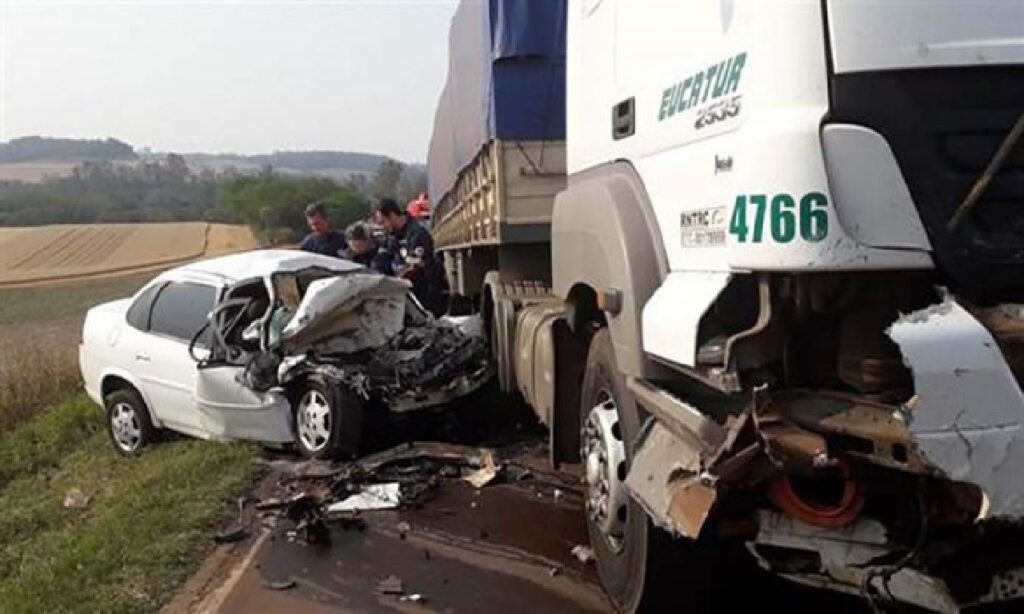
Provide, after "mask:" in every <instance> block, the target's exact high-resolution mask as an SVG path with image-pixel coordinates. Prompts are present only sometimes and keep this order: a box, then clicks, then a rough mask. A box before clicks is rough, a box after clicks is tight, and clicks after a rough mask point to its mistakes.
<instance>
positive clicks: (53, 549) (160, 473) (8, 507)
mask: <svg viewBox="0 0 1024 614" xmlns="http://www.w3.org/2000/svg"><path fill="white" fill-rule="evenodd" d="M251 456H252V448H251V447H249V446H244V445H225V444H216V443H209V442H201V441H194V440H188V441H184V440H182V441H173V442H169V443H161V444H157V445H155V446H153V447H151V448H149V449H148V450H146V452H145V453H144V454H143V455H141V456H140V457H138V458H124V457H121V456H120V455H118V454H117V453H115V452H114V450H113V448H112V446H111V445H110V443H109V441H108V439H107V434H106V431H105V429H104V423H103V419H102V413H101V411H100V409H99V408H98V407H97V406H95V405H94V404H93V403H92V402H91V401H89V400H88V399H87V398H86V397H85V396H84V395H80V394H79V395H76V396H74V397H73V398H71V399H70V400H68V401H65V402H63V403H61V404H59V405H57V406H55V407H52V408H50V409H47V410H43V411H40V412H38V413H36V414H35V415H34V416H32V417H31V418H28V419H26V420H25V421H24V422H23V423H21V424H19V425H18V426H16V427H15V428H14V429H13V430H11V431H10V432H8V433H6V434H5V435H4V436H2V437H0V510H2V511H3V513H2V514H0V611H2V612H38V611H50V612H98V611H102V612H139V611H154V610H157V609H158V608H159V607H160V606H161V605H162V604H164V603H165V602H166V601H167V600H168V599H169V598H170V596H171V595H172V594H173V591H174V590H175V588H176V587H178V586H180V584H181V583H182V582H183V581H184V580H185V579H186V578H187V577H188V576H189V575H190V574H191V573H192V572H193V571H194V569H195V568H196V566H197V565H198V563H199V561H200V560H201V558H202V556H203V554H204V553H205V551H206V550H207V549H208V547H209V545H210V544H211V540H212V534H213V532H214V530H215V528H216V527H217V526H218V525H220V524H221V523H222V522H223V521H224V519H225V517H226V516H227V515H229V514H230V513H231V511H232V510H233V501H234V500H235V498H236V497H237V496H239V495H241V494H242V493H243V492H245V491H246V489H247V488H248V487H249V486H250V485H251V483H252V480H253V475H252V465H251V463H250V459H251ZM71 488H78V489H80V490H81V491H82V492H84V493H85V495H86V496H88V498H89V501H88V505H87V506H86V507H85V508H84V509H66V508H64V507H63V505H62V503H63V500H64V497H65V495H66V494H67V492H68V491H69V490H70V489H71Z"/></svg>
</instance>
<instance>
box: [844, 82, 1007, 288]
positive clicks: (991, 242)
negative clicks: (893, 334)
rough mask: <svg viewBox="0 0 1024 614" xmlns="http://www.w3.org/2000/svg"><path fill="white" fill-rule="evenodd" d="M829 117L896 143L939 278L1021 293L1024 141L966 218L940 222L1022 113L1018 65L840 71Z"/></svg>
mask: <svg viewBox="0 0 1024 614" xmlns="http://www.w3.org/2000/svg"><path fill="white" fill-rule="evenodd" d="M831 95H832V109H831V114H830V117H829V121H830V122H844V123H853V124H860V125H863V126H867V127H869V128H872V129H874V130H876V131H878V132H879V133H881V134H882V135H883V136H884V137H885V138H886V140H887V141H888V142H889V146H890V147H892V150H893V153H894V154H895V156H896V160H897V161H898V162H899V165H900V169H901V170H902V172H903V176H904V178H905V179H906V181H907V185H908V187H909V188H910V193H911V195H912V196H913V198H914V202H915V204H916V206H917V210H918V213H919V214H920V216H921V221H922V223H923V224H924V226H925V230H926V231H927V232H928V235H929V238H930V240H931V242H932V247H933V248H934V250H935V253H934V256H935V259H936V262H937V264H938V267H939V269H940V271H941V272H942V274H943V275H944V277H945V279H944V282H945V283H947V284H949V285H950V286H952V287H953V288H954V289H956V290H957V291H959V292H960V293H962V294H965V295H967V296H968V297H969V298H972V299H974V300H980V301H986V302H987V301H1007V300H1020V299H1021V298H1022V296H1024V143H1018V144H1017V146H1016V147H1015V149H1014V150H1013V152H1012V153H1011V155H1010V157H1009V158H1008V159H1007V161H1006V163H1005V164H1004V165H1003V167H1002V168H1001V169H1000V171H999V173H998V174H997V175H996V176H995V178H994V179H993V180H992V183H991V184H990V185H989V187H988V189H987V190H986V191H985V193H984V194H983V195H982V198H981V200H980V201H979V202H978V203H977V204H976V206H975V208H974V210H973V212H972V213H971V215H970V216H969V217H968V218H967V219H966V220H965V222H964V223H963V224H962V225H961V226H960V227H959V228H958V229H956V230H954V231H949V230H947V229H946V224H947V223H948V222H949V220H950V218H952V216H953V213H954V211H955V210H956V209H957V207H958V206H959V205H960V203H961V202H963V199H964V197H965V196H966V195H967V193H968V191H969V190H970V189H971V186H972V185H973V184H974V182H975V181H976V180H977V178H978V176H979V175H981V173H982V171H983V170H984V168H985V166H986V165H987V164H988V162H989V160H990V159H991V158H992V155H993V154H994V153H995V151H996V149H997V148H998V147H999V145H1000V143H1001V142H1002V140H1003V138H1004V137H1005V136H1006V134H1007V132H1009V131H1010V128H1011V127H1012V126H1013V124H1014V122H1015V121H1016V120H1017V118H1018V117H1019V116H1020V114H1021V113H1024V66H993V67H970V68H943V69H925V70H907V71H889V72H869V73H854V74H845V75H836V76H834V77H833V79H832V91H831Z"/></svg>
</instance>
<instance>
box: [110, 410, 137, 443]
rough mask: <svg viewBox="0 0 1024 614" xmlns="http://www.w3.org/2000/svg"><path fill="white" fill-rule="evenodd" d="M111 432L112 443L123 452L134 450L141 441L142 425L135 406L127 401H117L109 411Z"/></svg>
mask: <svg viewBox="0 0 1024 614" xmlns="http://www.w3.org/2000/svg"><path fill="white" fill-rule="evenodd" d="M110 426H111V432H112V433H113V434H114V443H116V444H117V447H119V448H121V449H122V450H124V451H125V452H134V451H135V450H136V449H138V447H139V444H140V443H141V442H142V427H141V426H140V425H139V416H138V414H137V413H135V408H134V407H132V406H131V405H129V404H128V403H118V404H116V405H114V408H113V409H112V410H111V412H110Z"/></svg>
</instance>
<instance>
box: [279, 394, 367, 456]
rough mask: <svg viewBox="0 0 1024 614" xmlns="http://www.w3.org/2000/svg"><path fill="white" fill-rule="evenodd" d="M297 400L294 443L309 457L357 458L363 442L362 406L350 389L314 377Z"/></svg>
mask: <svg viewBox="0 0 1024 614" xmlns="http://www.w3.org/2000/svg"><path fill="white" fill-rule="evenodd" d="M294 398H295V443H296V445H298V447H299V451H300V452H302V454H303V455H304V456H307V457H309V458H319V459H328V458H338V457H342V456H348V457H351V456H356V455H358V454H359V449H360V446H361V444H362V439H363V403H362V400H361V399H360V398H359V397H357V396H356V395H355V393H353V392H352V391H351V390H349V389H348V388H346V387H345V386H343V385H341V384H337V383H334V382H330V381H328V380H327V379H326V378H323V377H320V376H317V375H313V376H310V377H308V378H306V379H305V380H304V381H303V382H302V384H301V385H300V386H299V388H298V390H297V391H296V394H295V396H294Z"/></svg>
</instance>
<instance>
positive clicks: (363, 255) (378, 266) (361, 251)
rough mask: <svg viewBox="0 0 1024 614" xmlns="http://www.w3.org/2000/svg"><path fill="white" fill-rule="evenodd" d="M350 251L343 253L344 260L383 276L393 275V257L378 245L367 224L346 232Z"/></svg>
mask: <svg viewBox="0 0 1024 614" xmlns="http://www.w3.org/2000/svg"><path fill="white" fill-rule="evenodd" d="M345 240H346V241H348V249H346V250H345V251H344V252H342V256H341V257H342V258H344V259H345V260H351V261H352V262H355V263H357V264H361V265H363V266H364V267H366V268H368V269H371V270H373V271H376V272H378V273H380V274H382V275H391V273H392V270H391V255H390V254H389V253H388V251H387V249H386V248H384V247H382V246H380V245H378V244H377V241H376V240H374V238H373V236H372V235H371V234H370V231H369V230H367V228H366V225H365V224H361V223H358V222H357V223H355V224H352V225H351V226H349V227H348V229H347V230H346V231H345Z"/></svg>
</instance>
